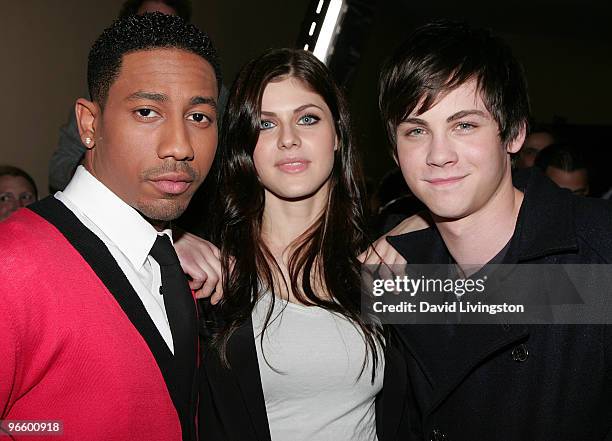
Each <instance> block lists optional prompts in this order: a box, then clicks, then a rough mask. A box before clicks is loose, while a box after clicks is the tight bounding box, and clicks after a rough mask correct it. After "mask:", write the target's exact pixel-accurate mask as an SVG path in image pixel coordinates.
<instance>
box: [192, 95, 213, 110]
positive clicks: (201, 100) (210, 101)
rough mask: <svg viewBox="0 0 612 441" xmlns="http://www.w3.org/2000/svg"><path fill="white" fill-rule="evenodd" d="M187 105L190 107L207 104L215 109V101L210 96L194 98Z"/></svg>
mask: <svg viewBox="0 0 612 441" xmlns="http://www.w3.org/2000/svg"><path fill="white" fill-rule="evenodd" d="M189 104H190V105H192V106H196V105H198V104H208V105H209V106H211V107H213V108H214V109H217V100H216V99H214V98H213V97H210V96H194V97H193V98H191V99H190V100H189Z"/></svg>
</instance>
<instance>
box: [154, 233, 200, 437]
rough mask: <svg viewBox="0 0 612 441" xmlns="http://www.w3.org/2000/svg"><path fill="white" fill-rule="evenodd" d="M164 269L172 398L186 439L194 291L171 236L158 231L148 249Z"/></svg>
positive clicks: (192, 366) (190, 406)
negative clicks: (172, 348)
mask: <svg viewBox="0 0 612 441" xmlns="http://www.w3.org/2000/svg"><path fill="white" fill-rule="evenodd" d="M149 254H150V255H151V256H152V257H153V258H154V259H155V260H156V261H157V263H158V264H159V266H160V269H161V279H162V286H161V290H160V292H161V293H162V294H163V296H164V305H165V306H166V314H167V316H168V323H169V324H170V332H171V333H172V342H173V344H174V369H173V371H174V372H173V375H172V377H173V378H174V381H173V383H174V384H173V386H172V389H173V390H172V391H171V395H172V400H173V401H174V405H175V406H176V408H177V410H178V412H179V416H180V417H181V425H182V426H183V439H189V438H190V436H189V435H188V434H187V433H186V429H187V431H189V429H188V428H187V427H185V426H188V427H190V426H191V424H190V423H191V420H192V419H193V415H194V413H193V405H194V402H195V400H194V396H193V393H194V382H195V373H196V357H197V347H198V346H197V338H198V334H197V315H196V306H195V301H194V299H193V297H192V295H191V290H190V289H189V284H188V283H187V277H185V274H184V273H183V270H182V269H181V265H180V263H179V260H178V257H177V255H176V251H174V247H173V246H172V243H170V238H169V237H168V236H167V235H165V234H162V235H158V236H157V239H155V243H154V244H153V248H151V252H150V253H149Z"/></svg>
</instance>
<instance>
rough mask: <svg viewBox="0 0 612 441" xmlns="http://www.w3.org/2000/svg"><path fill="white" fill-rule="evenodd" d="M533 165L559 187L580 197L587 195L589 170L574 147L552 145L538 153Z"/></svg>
mask: <svg viewBox="0 0 612 441" xmlns="http://www.w3.org/2000/svg"><path fill="white" fill-rule="evenodd" d="M534 165H535V166H536V167H538V168H539V169H540V170H542V172H543V173H544V174H545V175H546V176H548V177H549V178H550V179H552V180H553V181H554V182H555V184H557V185H558V186H559V187H561V188H567V189H568V190H570V191H572V192H573V193H574V194H577V195H580V196H588V195H589V170H588V168H587V164H586V162H585V159H584V157H583V155H582V154H581V153H580V151H579V150H578V149H577V148H576V147H574V146H572V145H570V144H552V145H550V146H548V147H546V148H545V149H543V150H542V151H541V152H540V153H538V156H537V158H536V160H535V164H534Z"/></svg>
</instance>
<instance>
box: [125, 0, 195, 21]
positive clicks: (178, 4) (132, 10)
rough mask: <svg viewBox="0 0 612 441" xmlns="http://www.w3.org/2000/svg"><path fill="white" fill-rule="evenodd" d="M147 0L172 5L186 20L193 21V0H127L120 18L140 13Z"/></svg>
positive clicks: (177, 13)
mask: <svg viewBox="0 0 612 441" xmlns="http://www.w3.org/2000/svg"><path fill="white" fill-rule="evenodd" d="M146 1H156V2H158V3H163V4H165V5H166V6H169V7H171V8H172V9H174V10H175V11H176V15H178V16H179V17H181V18H182V19H183V20H185V21H191V1H189V0H127V1H126V2H124V3H123V6H121V10H120V11H119V18H125V17H127V16H129V15H136V14H138V10H139V9H140V7H141V6H142V4H143V3H144V2H146Z"/></svg>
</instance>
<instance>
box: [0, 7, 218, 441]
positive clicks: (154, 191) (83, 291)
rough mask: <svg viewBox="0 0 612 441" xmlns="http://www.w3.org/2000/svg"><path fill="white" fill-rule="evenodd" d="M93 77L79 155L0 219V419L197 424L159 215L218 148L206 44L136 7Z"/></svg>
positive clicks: (82, 432) (173, 213)
mask: <svg viewBox="0 0 612 441" xmlns="http://www.w3.org/2000/svg"><path fill="white" fill-rule="evenodd" d="M88 84H89V92H90V96H91V100H87V99H83V98H81V99H79V100H77V102H76V106H75V110H76V115H77V120H78V125H79V133H80V136H81V139H82V141H83V143H84V144H85V145H86V146H87V148H88V150H87V153H86V156H85V165H84V166H80V167H79V168H78V169H77V171H76V173H75V175H74V177H73V179H72V181H71V182H70V184H69V185H68V187H67V188H66V189H65V190H64V191H63V192H58V193H57V194H55V196H52V197H48V198H46V199H44V200H42V201H40V202H38V203H36V204H34V205H32V206H30V207H28V208H26V209H22V210H20V211H18V212H16V213H15V214H14V215H13V216H12V217H11V218H10V219H9V220H7V221H5V222H3V223H2V224H0V249H2V254H1V257H0V317H1V320H0V354H2V355H1V356H2V359H1V361H0V420H3V422H2V424H0V431H4V432H9V434H10V435H11V436H13V437H14V438H20V436H21V435H31V434H33V431H34V432H36V433H37V434H39V435H41V434H42V435H43V438H45V437H46V436H53V438H52V439H58V438H57V437H55V435H56V434H57V433H58V432H61V433H62V435H63V436H62V437H60V439H67V440H105V441H108V440H143V441H145V440H146V441H151V440H180V439H183V440H191V439H195V437H196V435H195V427H194V425H195V423H194V421H195V410H194V409H195V405H196V402H197V397H196V396H195V392H194V391H195V388H194V384H195V381H196V371H197V370H196V365H197V359H198V354H197V350H198V349H197V316H196V309H195V303H194V300H193V297H192V296H191V293H190V292H189V289H188V286H187V281H186V279H185V277H184V276H183V275H182V273H180V269H179V267H178V265H176V264H175V263H176V262H178V261H177V260H176V255H175V254H174V250H173V248H172V246H171V240H172V236H171V230H170V229H169V222H170V221H171V220H173V219H176V218H177V217H178V216H179V215H180V214H181V213H182V212H183V211H184V210H185V208H186V207H187V205H188V203H189V201H190V199H191V197H192V195H193V194H194V192H195V190H196V189H197V187H198V186H199V184H200V183H201V182H202V181H203V179H204V178H205V176H206V175H207V173H208V171H209V169H210V166H211V163H212V160H213V158H214V154H215V150H216V145H217V123H216V105H217V104H216V103H217V98H218V85H219V84H220V71H219V67H218V62H217V56H216V53H215V49H214V48H213V46H212V44H211V42H210V40H209V39H208V37H207V36H206V35H205V34H204V33H202V32H201V31H199V30H198V29H196V28H195V27H193V26H192V25H189V24H187V23H186V22H185V21H183V20H182V19H181V18H179V17H176V16H168V15H163V14H160V13H155V14H145V15H142V16H130V17H127V18H124V19H122V20H119V21H117V22H115V23H114V24H113V25H112V26H111V27H110V28H108V29H107V30H105V31H104V33H103V34H102V35H101V36H100V37H99V38H98V40H97V41H96V42H95V44H94V45H93V47H92V49H91V51H90V54H89V63H88ZM160 250H161V251H160ZM177 274H178V275H177ZM177 299H178V300H177ZM181 302H182V303H181ZM23 421H25V422H26V423H25V424H20V423H19V422H23ZM44 423H51V424H44ZM39 439H41V438H39Z"/></svg>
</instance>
